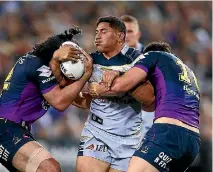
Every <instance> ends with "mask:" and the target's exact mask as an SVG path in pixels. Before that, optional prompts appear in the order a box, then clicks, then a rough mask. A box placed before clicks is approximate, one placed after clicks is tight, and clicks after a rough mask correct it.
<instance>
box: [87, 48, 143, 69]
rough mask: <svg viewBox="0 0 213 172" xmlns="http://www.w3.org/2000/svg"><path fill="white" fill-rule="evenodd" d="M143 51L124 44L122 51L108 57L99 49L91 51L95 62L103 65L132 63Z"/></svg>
mask: <svg viewBox="0 0 213 172" xmlns="http://www.w3.org/2000/svg"><path fill="white" fill-rule="evenodd" d="M140 54H141V53H140V52H139V51H138V50H136V49H135V48H130V47H128V46H126V45H125V46H124V47H123V49H122V50H121V52H120V53H118V54H117V55H115V56H113V57H111V58H110V59H107V58H106V57H104V55H103V53H99V52H98V51H96V52H94V53H91V54H90V55H91V57H92V59H93V63H94V64H99V65H103V66H121V65H126V64H131V63H132V62H133V61H134V60H136V58H137V57H138V56H139V55H140Z"/></svg>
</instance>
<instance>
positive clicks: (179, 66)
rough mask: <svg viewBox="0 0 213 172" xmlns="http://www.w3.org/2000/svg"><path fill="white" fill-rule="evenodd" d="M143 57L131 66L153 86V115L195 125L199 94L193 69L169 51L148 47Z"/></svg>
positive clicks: (197, 121) (197, 122)
mask: <svg viewBox="0 0 213 172" xmlns="http://www.w3.org/2000/svg"><path fill="white" fill-rule="evenodd" d="M144 57H145V58H143V59H140V60H139V61H138V62H137V63H136V64H135V67H139V68H141V69H143V70H144V71H145V72H146V73H147V78H148V79H149V80H150V82H151V83H152V85H153V87H154V89H155V96H156V102H155V106H156V110H155V119H157V118H160V117H170V118H175V119H178V120H180V121H182V122H184V123H186V124H188V125H191V126H193V127H196V128H198V127H199V104H200V94H199V86H198V82H197V79H196V77H195V75H194V73H193V71H192V70H191V69H189V68H188V66H186V65H185V64H184V63H183V62H182V61H181V60H180V59H179V58H178V57H177V56H175V55H173V54H170V53H165V52H160V51H151V52H148V53H146V54H144ZM155 119H154V120H155Z"/></svg>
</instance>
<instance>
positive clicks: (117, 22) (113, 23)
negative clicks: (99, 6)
mask: <svg viewBox="0 0 213 172" xmlns="http://www.w3.org/2000/svg"><path fill="white" fill-rule="evenodd" d="M102 22H106V23H109V25H110V27H111V28H113V29H115V30H117V31H118V32H122V33H124V40H125V37H126V26H125V23H124V22H123V21H122V20H121V19H119V18H117V17H114V16H105V17H100V18H99V19H98V21H97V23H96V26H98V25H99V23H102Z"/></svg>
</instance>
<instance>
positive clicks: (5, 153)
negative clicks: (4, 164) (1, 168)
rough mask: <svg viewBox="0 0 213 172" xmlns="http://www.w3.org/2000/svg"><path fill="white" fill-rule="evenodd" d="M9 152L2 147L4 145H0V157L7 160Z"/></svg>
mask: <svg viewBox="0 0 213 172" xmlns="http://www.w3.org/2000/svg"><path fill="white" fill-rule="evenodd" d="M9 154H10V152H9V151H8V150H7V149H5V148H4V146H2V145H0V158H2V159H3V160H5V161H7V159H8V156H9Z"/></svg>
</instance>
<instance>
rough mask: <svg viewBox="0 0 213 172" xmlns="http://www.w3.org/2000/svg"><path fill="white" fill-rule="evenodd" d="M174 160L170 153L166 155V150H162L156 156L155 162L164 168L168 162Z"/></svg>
mask: <svg viewBox="0 0 213 172" xmlns="http://www.w3.org/2000/svg"><path fill="white" fill-rule="evenodd" d="M170 161H172V158H170V157H169V156H168V155H166V154H165V153H164V152H160V153H159V155H158V157H156V158H155V160H154V162H155V163H156V164H158V165H159V166H160V167H162V168H164V169H165V168H166V167H167V164H168V163H169V162H170Z"/></svg>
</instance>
